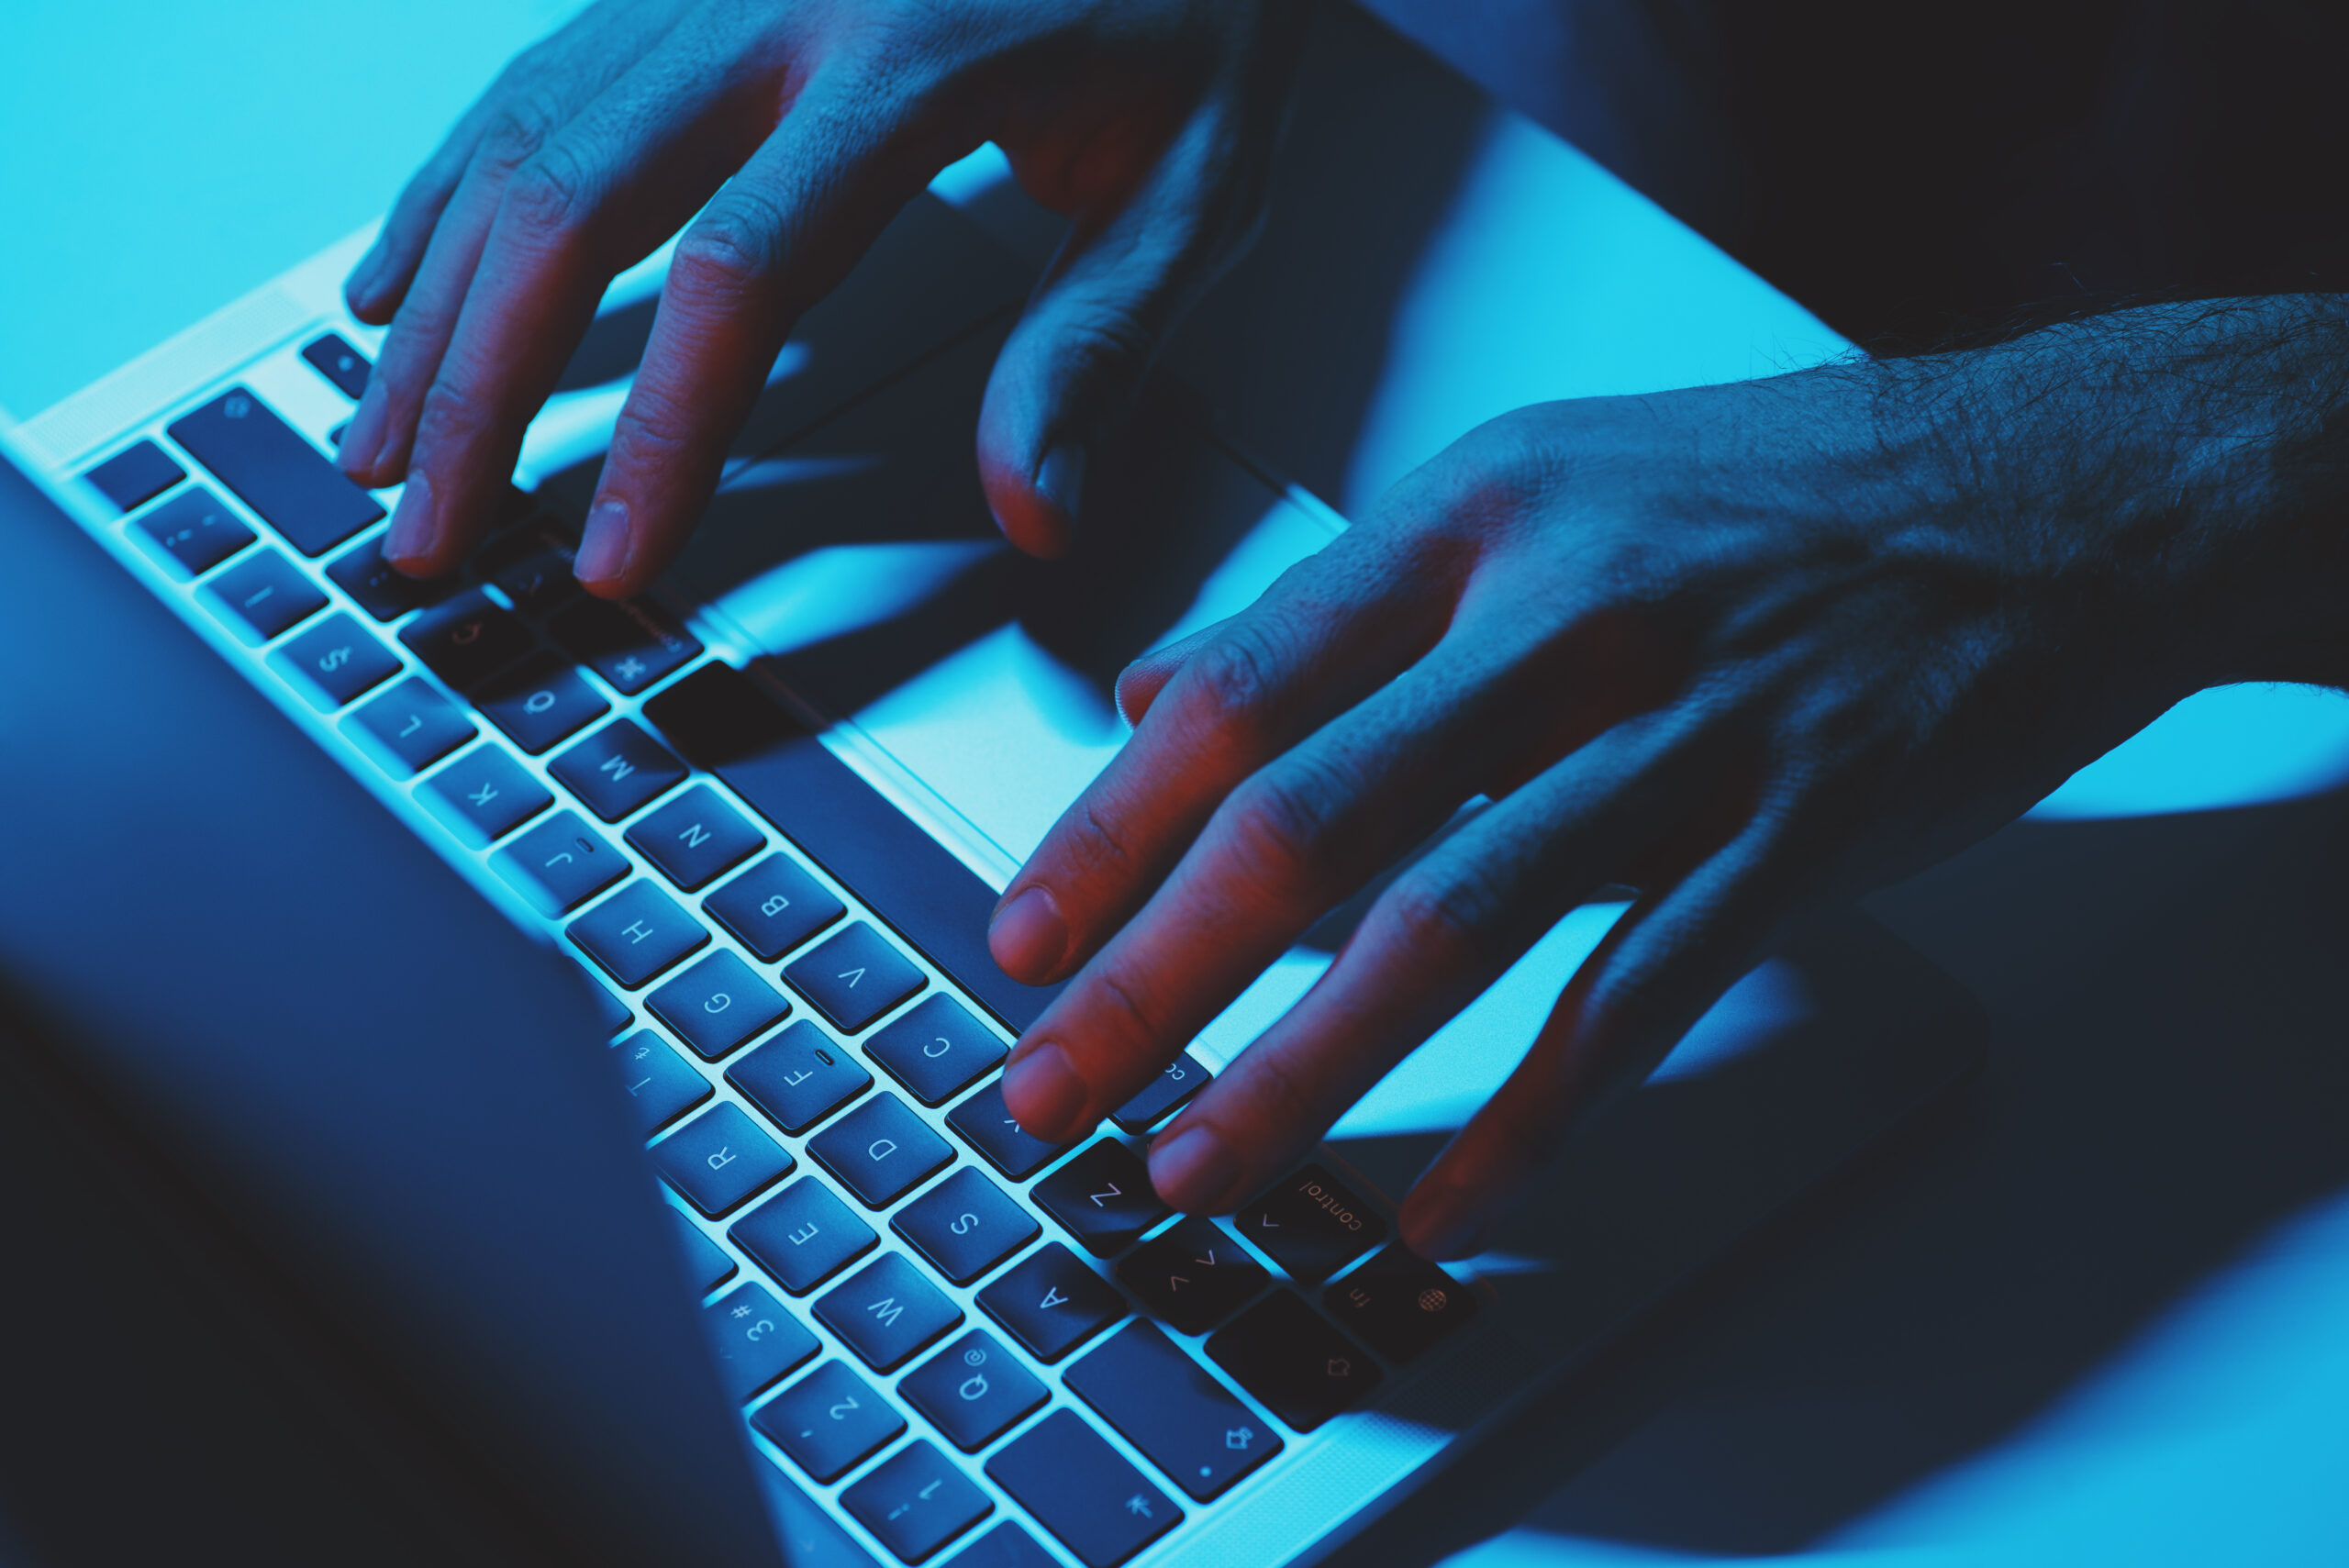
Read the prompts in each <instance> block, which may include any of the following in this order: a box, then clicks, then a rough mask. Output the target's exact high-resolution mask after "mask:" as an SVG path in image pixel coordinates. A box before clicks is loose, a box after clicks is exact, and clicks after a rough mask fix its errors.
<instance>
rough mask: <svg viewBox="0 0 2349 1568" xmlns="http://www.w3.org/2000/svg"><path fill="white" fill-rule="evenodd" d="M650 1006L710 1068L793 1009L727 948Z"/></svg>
mask: <svg viewBox="0 0 2349 1568" xmlns="http://www.w3.org/2000/svg"><path fill="white" fill-rule="evenodd" d="M645 1005H646V1006H649V1007H651V1009H652V1012H653V1015H654V1016H655V1017H656V1018H659V1019H660V1020H661V1021H662V1023H664V1024H667V1025H668V1026H669V1027H670V1028H671V1029H674V1030H676V1031H677V1037H678V1038H679V1039H680V1040H684V1041H685V1043H686V1044H687V1045H689V1046H691V1047H693V1049H694V1052H695V1054H696V1055H697V1056H699V1057H701V1058H702V1060H703V1061H705V1062H716V1061H718V1060H719V1059H720V1058H721V1057H724V1056H726V1055H728V1054H729V1053H731V1052H732V1051H735V1050H737V1049H738V1048H739V1047H740V1046H741V1045H742V1044H743V1043H744V1042H746V1041H748V1040H755V1039H757V1038H758V1037H759V1036H760V1035H763V1034H764V1033H765V1032H766V1031H767V1030H768V1029H772V1028H774V1026H775V1025H776V1024H779V1023H781V1022H782V1021H783V1017H784V1015H785V1013H788V1012H790V1011H791V1004H790V1003H788V1002H786V1001H785V1000H784V999H783V993H782V992H780V991H778V990H776V989H775V988H774V986H772V985H770V984H767V983H766V982H765V981H763V980H762V979H760V978H759V976H758V974H757V973H756V972H755V971H753V970H752V969H751V966H750V965H749V964H747V963H744V962H742V961H741V960H740V958H738V957H736V956H735V955H734V954H733V953H732V952H729V951H727V950H726V949H724V948H720V949H718V951H716V952H714V953H711V954H710V955H709V956H708V957H707V958H705V959H703V960H701V961H700V962H698V963H696V964H695V965H694V966H693V967H692V968H691V969H688V970H686V971H685V973H683V974H680V975H678V976H677V977H676V978H675V979H674V980H672V981H670V982H669V983H668V984H665V985H663V986H662V987H661V989H659V990H658V991H655V992H653V993H652V995H650V996H648V997H646V998H645Z"/></svg>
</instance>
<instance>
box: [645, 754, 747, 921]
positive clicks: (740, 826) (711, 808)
mask: <svg viewBox="0 0 2349 1568" xmlns="http://www.w3.org/2000/svg"><path fill="white" fill-rule="evenodd" d="M628 841H629V843H631V844H634V845H635V846H636V848H637V851H638V852H639V853H640V854H642V855H643V856H644V858H645V859H646V860H649V861H651V862H652V863H653V864H654V865H655V866H657V867H659V868H660V872H661V874H662V876H665V877H667V878H668V879H669V880H670V881H671V882H674V883H675V884H677V885H678V886H679V887H681V888H683V889H685V891H686V892H687V893H691V892H692V891H694V889H696V888H697V887H706V886H707V885H708V884H711V883H713V882H715V881H717V880H718V878H719V877H720V876H723V875H724V874H725V873H728V872H729V871H732V870H733V869H734V868H735V867H736V866H738V865H740V864H741V863H742V862H744V861H746V860H749V859H750V858H751V856H752V855H754V854H756V853H758V851H761V850H763V849H764V848H765V847H766V841H767V840H766V836H765V835H764V834H763V833H761V832H760V831H759V830H758V829H757V828H753V827H751V825H750V824H749V823H748V822H745V821H744V820H742V814H741V813H740V812H739V811H737V810H735V809H734V808H733V807H732V806H729V805H727V804H726V802H725V801H724V800H722V799H720V798H719V797H718V792H717V791H716V790H714V789H712V788H710V787H709V786H708V785H707V784H696V785H694V787H693V788H691V789H689V790H687V791H685V794H683V795H679V796H677V798H676V799H674V800H673V801H671V802H669V804H668V805H666V806H662V808H661V809H660V810H658V811H655V812H652V813H650V814H649V815H647V816H646V817H644V818H643V819H642V820H641V821H640V822H638V823H636V824H635V825H634V826H633V827H631V828H629V830H628ZM760 956H761V957H762V958H764V957H766V956H767V955H766V954H764V953H762V954H760Z"/></svg>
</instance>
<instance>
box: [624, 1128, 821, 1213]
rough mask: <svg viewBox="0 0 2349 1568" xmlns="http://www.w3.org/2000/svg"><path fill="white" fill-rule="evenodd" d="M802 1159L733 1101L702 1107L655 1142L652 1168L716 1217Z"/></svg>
mask: <svg viewBox="0 0 2349 1568" xmlns="http://www.w3.org/2000/svg"><path fill="white" fill-rule="evenodd" d="M797 1163H798V1162H797V1161H796V1160H794V1159H793V1158H792V1157H791V1155H790V1154H789V1153H788V1152H787V1151H785V1149H784V1147H783V1145H782V1144H780V1143H777V1142H776V1141H775V1140H774V1139H772V1138H769V1137H768V1136H767V1135H766V1134H765V1133H763V1132H761V1131H760V1130H759V1129H758V1126H757V1124H756V1123H754V1122H752V1121H751V1118H749V1117H747V1116H744V1115H743V1114H742V1112H741V1109H740V1106H730V1105H720V1106H713V1107H712V1108H711V1109H709V1110H706V1111H704V1112H702V1114H701V1115H699V1116H697V1117H696V1118H694V1119H693V1120H691V1121H689V1122H687V1123H685V1126H683V1127H681V1128H679V1129H677V1130H676V1131H674V1132H673V1133H671V1134H670V1135H669V1136H668V1137H666V1138H664V1139H662V1140H661V1141H660V1142H658V1143H656V1144H654V1145H653V1146H652V1168H653V1169H654V1170H656V1171H658V1172H660V1173H661V1174H662V1176H664V1177H666V1178H667V1179H668V1182H669V1184H670V1185H671V1186H673V1187H675V1188H676V1189H677V1191H679V1192H680V1193H683V1194H684V1195H685V1201H686V1202H687V1203H689V1204H692V1205H693V1206H694V1207H696V1208H697V1209H699V1210H701V1211H702V1213H704V1214H705V1215H707V1216H708V1217H709V1218H712V1219H716V1218H718V1216H720V1215H722V1214H727V1213H730V1212H731V1211H733V1210H735V1209H738V1208H740V1207H742V1205H744V1204H745V1203H748V1202H749V1201H750V1200H751V1197H752V1196H754V1195H757V1194H759V1193H762V1192H764V1191H765V1190H766V1189H767V1188H769V1187H771V1186H773V1185H774V1184H775V1183H777V1182H779V1181H781V1180H783V1178H784V1177H785V1176H787V1175H789V1174H790V1173H791V1168H792V1166H794V1165H796V1164H797Z"/></svg>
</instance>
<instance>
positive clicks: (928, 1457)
mask: <svg viewBox="0 0 2349 1568" xmlns="http://www.w3.org/2000/svg"><path fill="white" fill-rule="evenodd" d="M841 1507H845V1508H847V1509H848V1511H849V1512H850V1513H852V1514H854V1515H855V1516H856V1517H857V1520H858V1522H859V1523H861V1524H863V1526H864V1528H865V1529H869V1530H871V1531H872V1532H873V1533H874V1535H876V1536H878V1537H879V1538H880V1540H881V1544H882V1545H884V1546H885V1547H887V1548H888V1549H889V1550H890V1551H894V1552H896V1554H897V1556H898V1558H899V1560H900V1561H903V1562H921V1561H922V1560H923V1559H924V1558H926V1557H929V1556H930V1555H931V1554H932V1553H933V1552H935V1551H937V1550H938V1549H939V1548H940V1547H941V1546H944V1545H945V1544H946V1543H947V1542H948V1541H950V1540H953V1539H954V1538H955V1537H956V1536H958V1535H961V1534H962V1533H963V1531H964V1530H966V1529H970V1528H971V1527H972V1526H973V1525H974V1524H977V1523H978V1522H979V1521H980V1520H981V1519H983V1518H986V1517H987V1516H988V1515H989V1514H991V1513H993V1512H995V1499H993V1498H992V1497H989V1496H987V1495H986V1494H985V1492H982V1491H980V1490H979V1489H978V1488H977V1487H976V1486H974V1485H972V1484H971V1481H970V1479H969V1478H968V1477H967V1476H965V1475H964V1474H963V1473H962V1472H961V1471H960V1470H957V1469H956V1468H955V1467H954V1466H953V1465H952V1463H950V1462H948V1461H947V1459H946V1456H945V1455H944V1454H942V1453H940V1452H939V1451H938V1450H936V1449H935V1448H932V1447H931V1446H930V1444H929V1443H928V1442H926V1441H924V1440H920V1439H918V1438H917V1439H916V1440H914V1441H912V1442H909V1443H907V1445H906V1446H905V1447H903V1448H901V1449H899V1450H898V1451H896V1452H895V1453H893V1454H891V1455H890V1456H889V1457H888V1458H886V1459H885V1460H883V1461H882V1462H880V1464H878V1465H877V1466H875V1467H874V1472H873V1473H872V1474H870V1475H868V1476H866V1477H865V1478H864V1479H863V1480H862V1481H860V1482H858V1483H857V1484H856V1485H853V1486H852V1487H850V1488H849V1489H848V1490H847V1491H845V1492H843V1493H841Z"/></svg>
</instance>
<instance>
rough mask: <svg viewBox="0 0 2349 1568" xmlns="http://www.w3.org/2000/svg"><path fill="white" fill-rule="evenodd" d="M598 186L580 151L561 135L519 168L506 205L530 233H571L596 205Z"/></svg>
mask: <svg viewBox="0 0 2349 1568" xmlns="http://www.w3.org/2000/svg"><path fill="white" fill-rule="evenodd" d="M595 205H596V180H595V179H594V177H593V176H592V175H591V174H590V172H589V171H588V168H587V165H586V163H585V161H584V160H583V159H582V158H581V157H580V156H579V153H578V151H577V150H576V149H574V148H573V147H572V146H571V145H570V143H569V142H568V141H566V140H564V139H561V138H557V139H555V140H553V141H551V142H549V143H548V144H547V145H546V146H545V147H544V148H542V149H540V151H539V152H538V154H537V155H536V156H535V157H533V158H531V159H530V160H529V161H528V162H526V163H524V164H523V165H522V166H521V167H520V168H519V169H518V170H516V171H515V172H514V179H513V181H512V183H509V184H508V185H507V188H506V195H505V196H504V198H503V206H505V208H506V211H507V215H508V216H509V217H510V219H511V220H512V221H513V222H515V223H517V224H518V225H520V227H521V228H523V229H524V230H525V231H526V232H529V233H531V234H536V235H541V236H559V235H563V234H568V233H570V232H572V231H573V230H574V229H576V228H579V227H580V225H581V223H582V222H583V221H584V218H585V217H586V216H587V214H588V212H589V211H590V210H592V209H593V207H594V206H595Z"/></svg>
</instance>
